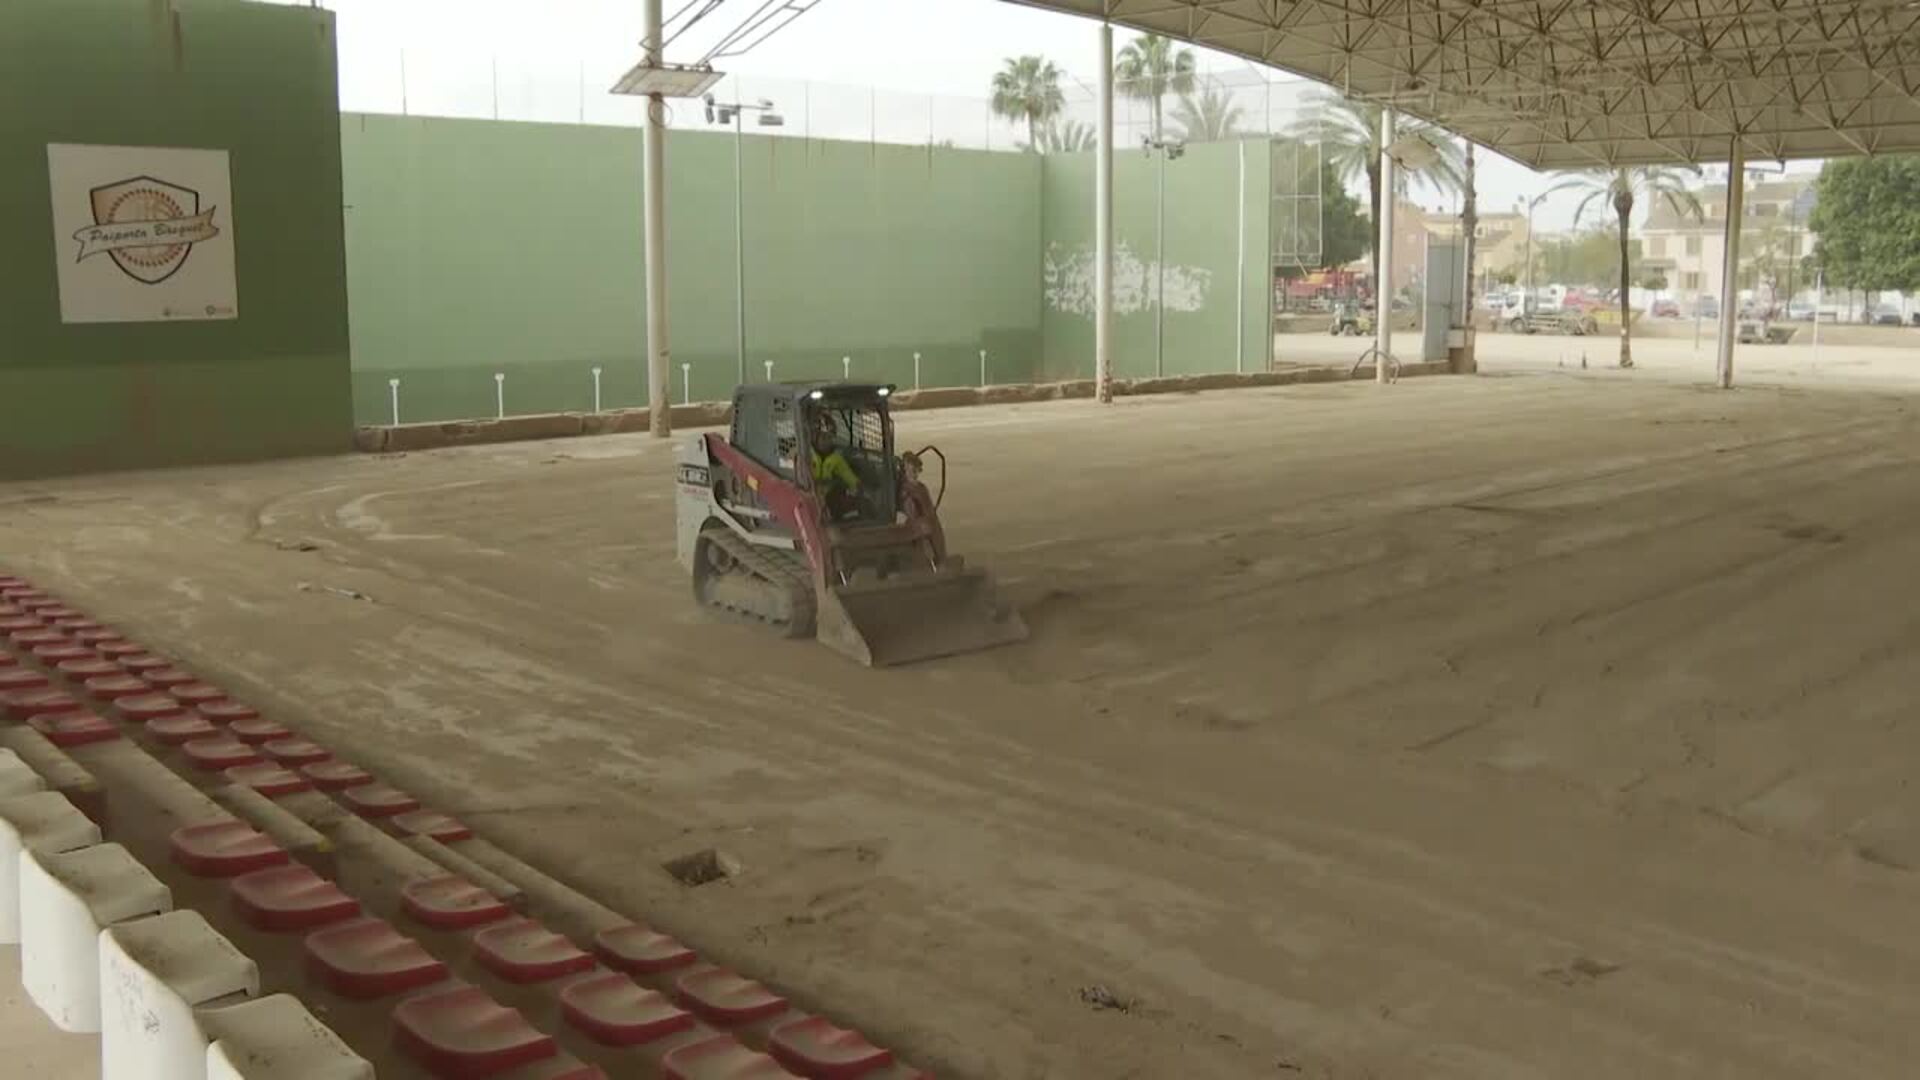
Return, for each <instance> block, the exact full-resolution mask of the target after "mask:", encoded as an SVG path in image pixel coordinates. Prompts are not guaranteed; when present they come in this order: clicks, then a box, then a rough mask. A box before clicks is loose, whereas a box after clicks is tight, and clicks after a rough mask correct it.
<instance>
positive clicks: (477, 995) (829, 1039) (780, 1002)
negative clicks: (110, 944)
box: [0, 579, 926, 1080]
mask: <svg viewBox="0 0 1920 1080" xmlns="http://www.w3.org/2000/svg"><path fill="white" fill-rule="evenodd" d="M4 580H5V579H0V581H4ZM22 601H24V602H22ZM0 635H4V639H5V641H6V643H7V645H8V646H9V648H10V649H11V650H12V651H13V653H14V654H15V655H16V656H19V657H21V658H22V661H23V662H19V663H14V664H11V665H7V666H0V703H4V708H5V711H6V714H7V715H8V716H9V717H11V718H14V719H16V720H21V721H24V722H25V723H27V724H29V725H31V726H32V727H33V728H34V729H35V730H36V731H39V732H41V733H42V734H43V735H44V736H45V737H46V738H47V739H48V741H49V742H51V743H53V744H54V745H56V746H62V747H67V748H78V747H84V746H87V745H90V744H92V743H94V742H97V741H103V740H112V739H118V738H119V737H120V731H121V725H120V724H118V723H115V722H114V720H115V719H117V720H119V721H122V722H124V724H125V725H127V727H128V729H129V730H132V731H134V732H135V733H136V734H137V735H139V736H140V740H139V741H141V742H143V743H147V744H151V745H153V746H154V747H155V749H156V751H158V752H159V753H160V754H161V755H162V757H163V759H171V760H172V762H173V763H174V764H175V766H176V768H177V770H178V771H180V772H181V773H183V774H184V775H187V776H189V777H204V778H208V779H211V778H212V777H216V776H217V777H220V778H222V779H224V780H225V781H227V782H231V783H233V784H238V785H242V786H244V787H246V788H248V789H251V790H252V791H254V792H256V793H258V794H259V795H261V796H264V797H265V798H267V799H272V800H289V801H290V802H297V801H298V800H292V799H291V798H290V797H292V796H302V797H306V796H305V793H308V792H319V793H323V794H325V795H326V796H327V797H328V798H329V799H331V800H333V802H334V803H336V804H337V805H338V806H339V807H341V808H342V809H344V810H346V811H349V812H351V813H353V814H354V815H356V816H358V817H360V818H361V819H363V820H365V821H368V822H370V823H373V824H375V825H377V826H378V827H380V828H381V829H382V830H384V831H386V832H388V833H390V834H392V835H394V836H397V837H428V838H431V839H432V840H434V841H436V842H438V843H440V844H444V845H458V844H460V843H462V842H464V841H466V840H469V839H471V838H472V836H473V833H472V830H471V829H469V828H468V827H467V826H466V825H464V824H463V823H462V822H460V821H459V820H458V819H457V818H454V817H453V816H451V815H448V814H445V813H442V812H439V811H436V810H432V809H427V808H423V807H422V806H421V804H420V803H419V801H418V800H417V799H415V798H413V797H412V796H410V795H408V794H407V793H405V792H403V791H401V790H399V789H397V788H394V787H392V786H390V785H386V784H383V783H381V782H379V781H378V779H377V778H375V777H374V776H373V775H371V774H370V773H368V772H367V771H366V770H364V769H361V768H359V767H357V766H355V765H352V764H350V763H347V762H344V761H341V760H339V759H337V758H335V757H334V756H333V754H332V753H331V752H330V751H329V750H328V749H327V748H326V747H325V746H323V745H321V744H319V743H317V742H315V741H313V740H311V739H308V738H305V737H302V736H301V735H299V734H298V733H297V732H294V731H291V730H289V729H287V728H286V727H284V726H282V725H280V724H278V723H276V722H274V721H273V720H271V719H270V718H265V717H262V716H261V715H260V714H259V712H258V711H257V710H255V709H253V708H251V707H250V706H248V705H246V704H244V703H241V702H238V701H235V700H233V699H231V698H230V697H229V696H228V695H227V694H225V693H224V692H223V691H222V690H220V689H219V688H218V687H217V686H214V685H212V684H209V683H207V682H205V681H203V680H200V679H198V678H196V677H195V676H194V675H192V674H191V673H189V672H186V671H182V670H180V669H179V668H178V667H176V666H175V665H173V664H171V663H170V662H168V661H166V660H165V659H163V658H160V657H157V656H154V655H153V654H151V653H149V652H147V651H146V650H144V649H142V648H139V647H138V646H135V645H132V644H131V643H128V642H126V641H125V640H124V639H123V638H122V637H121V636H119V635H118V634H115V633H114V632H113V631H111V630H110V629H108V628H106V627H104V626H100V625H99V624H97V623H94V622H92V621H91V620H89V619H87V618H86V617H85V616H84V615H82V614H80V613H79V612H77V611H74V610H73V609H71V608H69V607H67V606H66V605H63V604H60V603H59V602H58V601H57V600H55V599H54V598H53V597H50V596H46V595H45V594H43V593H40V592H39V591H38V590H33V589H31V588H30V587H28V586H26V585H25V583H24V582H20V583H18V584H16V585H12V586H8V585H4V584H0ZM5 656H6V653H5V652H0V658H4V657H5ZM0 665H6V661H5V660H4V659H0ZM35 668H38V669H39V670H34V669H35ZM9 676H11V678H9ZM102 714H105V715H102ZM5 775H6V774H5V773H4V772H0V782H4V777H5ZM0 790H3V789H0ZM323 805H324V802H323ZM169 855H170V858H171V861H172V862H173V864H174V865H175V866H177V867H178V868H180V870H182V871H184V872H185V873H188V874H191V875H193V876H195V877H200V878H211V879H219V880H223V881H225V882H226V886H227V890H228V894H229V897H230V901H231V906H232V909H233V911H234V912H235V913H236V914H237V915H238V916H239V917H240V918H241V919H242V920H244V921H245V922H246V924H247V925H248V926H250V927H252V928H254V929H256V930H260V931H264V932H268V933H274V934H299V935H301V936H302V940H301V947H302V952H303V954H304V956H305V961H306V965H307V968H308V975H309V977H310V978H311V979H312V980H313V982H314V984H315V985H317V986H319V987H324V988H325V989H326V990H327V991H328V992H331V993H334V994H338V995H340V996H342V997H344V998H347V999H351V1000H355V1001H379V1002H382V1003H385V1002H387V1001H391V1002H392V1006H391V1017H392V1022H393V1032H394V1035H393V1042H394V1045H395V1046H397V1047H398V1048H399V1049H400V1050H401V1051H402V1052H403V1053H404V1054H405V1055H406V1056H407V1057H409V1058H410V1059H412V1060H413V1061H415V1062H416V1063H418V1064H419V1065H420V1066H421V1067H422V1068H423V1069H424V1070H425V1071H426V1072H428V1073H430V1074H431V1075H434V1076H441V1077H453V1078H468V1077H474V1078H482V1077H502V1078H505V1077H509V1076H511V1077H514V1078H525V1080H532V1078H533V1077H540V1078H544V1080H589V1078H591V1077H595V1076H605V1075H606V1073H605V1072H604V1071H602V1070H601V1069H600V1068H597V1067H595V1066H593V1065H589V1064H585V1063H582V1062H581V1061H580V1060H578V1059H577V1058H575V1057H574V1056H572V1055H570V1054H568V1053H566V1052H565V1051H564V1050H563V1049H561V1047H560V1041H559V1040H556V1038H555V1035H556V1034H564V1033H565V1032H571V1033H572V1034H571V1035H568V1036H567V1041H568V1042H570V1043H573V1044H574V1045H575V1046H576V1047H583V1048H586V1049H585V1052H587V1054H588V1056H589V1057H594V1058H596V1059H598V1060H602V1061H605V1062H607V1063H609V1064H610V1067H613V1068H615V1069H616V1071H617V1072H618V1074H619V1075H622V1076H625V1075H657V1076H665V1077H674V1078H680V1080H701V1078H706V1077H715V1078H718V1077H726V1078H741V1080H746V1078H751V1077H784V1076H795V1075H798V1076H802V1077H813V1078H835V1080H842V1078H844V1080H896V1078H900V1077H911V1076H925V1075H926V1074H924V1073H918V1072H916V1071H913V1070H911V1069H909V1068H907V1067H906V1066H904V1065H901V1064H899V1063H897V1062H895V1061H894V1058H893V1055H892V1054H891V1053H890V1052H888V1051H886V1050H885V1049H882V1048H879V1047H876V1046H874V1045H872V1044H871V1043H869V1042H868V1041H867V1040H866V1039H864V1038H863V1037H861V1036H860V1035H858V1034H857V1033H855V1032H851V1031H847V1030H844V1029H841V1028H838V1027H836V1026H834V1025H833V1024H832V1023H830V1022H829V1021H827V1020H825V1019H824V1018H821V1017H815V1016H808V1015H804V1014H801V1013H799V1012H798V1011H796V1010H793V1009H792V1008H791V1007H790V1006H789V1004H788V1002H787V1001H786V1000H785V998H783V997H781V996H780V995H778V994H775V993H773V992H772V991H769V990H767V989H766V988H765V987H763V986H761V985H759V984H758V983H755V982H753V981H752V980H749V979H746V978H743V977H741V976H739V975H737V974H734V973H733V972H730V971H727V970H725V969H723V968H720V967H717V966H714V965H711V964H705V963H702V962H701V961H700V959H699V958H698V957H697V956H696V955H695V953H694V952H693V951H692V950H690V949H687V948H685V947H684V946H682V945H681V944H679V943H678V942H676V941H674V940H673V939H672V938H670V937H668V936H666V935H664V934H660V933H658V932H657V931H654V930H652V929H650V928H647V927H644V926H640V925H627V926H620V927H615V928H612V929H608V930H604V931H602V932H600V933H599V934H597V935H596V936H595V937H594V939H593V941H592V942H591V943H589V944H590V949H589V948H583V947H582V946H581V945H578V944H576V943H575V942H574V941H572V940H570V939H568V938H567V937H565V936H563V935H561V934H558V933H555V932H553V931H552V930H550V929H548V928H547V927H545V926H544V925H542V924H541V923H540V922H538V921H536V920H534V919H531V918H527V917H526V916H525V915H524V914H521V913H518V912H516V911H514V910H513V908H512V907H511V906H509V905H508V904H507V903H506V902H504V901H502V900H501V899H500V898H499V897H496V896H495V895H493V894H492V893H489V892H488V891H486V890H485V889H483V888H481V887H479V886H478V885H475V884H472V883H471V882H469V881H467V880H466V879H465V878H463V877H460V876H458V875H455V874H445V875H440V876H429V877H421V878H418V879H416V880H413V881H410V882H408V883H407V884H406V885H405V886H404V888H403V889H402V890H401V896H400V901H401V904H400V907H401V911H402V912H403V913H404V915H405V917H406V918H407V919H408V920H409V921H411V922H413V923H417V924H418V926H419V927H420V930H421V934H420V936H421V937H424V938H426V939H428V941H429V942H431V943H434V944H436V945H437V947H438V948H439V949H440V951H441V953H442V954H443V955H444V954H445V953H446V950H447V949H448V948H449V947H450V945H451V947H453V948H455V949H457V950H460V951H458V952H456V953H455V954H453V955H452V956H450V957H447V958H448V959H454V960H456V961H468V960H470V961H471V963H472V964H473V965H474V966H476V967H477V968H478V971H476V972H474V973H473V974H472V977H471V978H469V979H463V978H459V977H457V976H456V975H455V974H454V973H453V971H452V970H451V969H450V968H449V966H448V964H447V963H446V960H445V959H443V958H442V956H440V955H436V953H435V950H434V949H433V948H429V947H428V944H424V943H423V942H422V941H421V940H417V939H416V938H415V937H411V936H409V935H407V934H405V933H403V932H402V931H401V930H399V929H397V928H396V927H395V926H394V925H392V924H391V923H389V922H387V921H384V920H381V919H379V918H375V917H372V916H371V915H370V914H369V913H368V912H367V910H365V908H364V905H363V904H362V902H361V899H359V898H356V897H354V896H352V895H350V894H349V893H348V892H346V891H345V890H343V889H342V888H341V886H340V885H339V884H338V883H337V882H335V881H332V880H329V879H328V878H327V877H325V876H323V874H322V873H320V872H319V871H317V870H316V869H315V868H313V867H310V866H307V865H303V864H302V863H300V862H298V861H295V860H294V858H293V857H292V855H291V854H290V853H289V852H288V851H287V850H286V849H285V848H283V847H282V846H281V845H280V844H278V843H276V842H275V841H274V840H273V839H271V838H270V837H268V836H267V835H265V834H264V833H262V832H260V831H258V830H257V829H256V828H255V827H254V825H253V824H250V823H248V822H243V821H240V820H238V819H230V820H223V821H217V822H211V823H206V824H198V825H193V826H190V827H187V828H182V829H180V830H178V831H177V832H175V833H174V834H173V836H172V837H171V838H170V842H169ZM181 914H190V913H181ZM3 920H4V908H0V927H3V926H4V921H3ZM180 925H181V926H185V925H186V924H185V923H181V924H180ZM178 932H180V933H187V932H188V931H187V930H185V929H182V930H180V931H178ZM191 932H192V933H194V934H203V933H204V934H211V933H213V931H212V929H211V928H210V927H206V926H205V924H204V921H203V922H202V923H201V924H199V925H198V926H196V927H194V928H193V930H192V931H191ZM216 936H217V935H216ZM203 944H204V943H203ZM229 950H230V947H229ZM206 955H208V956H219V955H224V954H223V953H222V952H221V950H218V949H214V948H211V947H208V948H207V950H206ZM236 955H237V954H236ZM103 963H104V961H103ZM103 970H104V969H103ZM253 978H254V982H253V984H252V991H251V993H253V994H257V992H258V986H257V982H258V979H257V974H256V975H255V976H254V977H253ZM202 981H203V982H205V983H206V987H207V988H211V989H219V988H222V987H226V986H227V984H228V983H229V982H231V981H232V980H231V979H227V980H226V981H222V980H221V979H217V978H208V979H203V980H202ZM481 984H487V985H497V986H498V987H499V989H500V992H499V993H497V994H496V993H489V992H488V990H487V989H486V986H485V985H481ZM225 992H226V993H236V992H238V991H233V990H226V991H225ZM502 996H505V997H508V998H509V1000H512V1001H516V1002H519V1003H521V1004H523V1005H525V1006H527V1007H528V1008H530V1009H532V1010H533V1012H534V1013H535V1019H537V1020H539V1021H542V1023H543V1024H544V1026H545V1030H543V1027H542V1025H541V1024H536V1023H535V1022H533V1021H530V1020H529V1019H528V1015H527V1013H526V1012H524V1011H522V1010H521V1009H516V1008H513V1007H511V1006H510V1005H509V1004H503V1003H502V1001H501V1000H500V998H501V997H502ZM265 1000H272V999H265ZM289 1000H291V999H289ZM548 1003H551V1005H552V1007H551V1008H548ZM295 1004H297V1002H295ZM276 1008H280V1009H284V1006H276ZM187 1022H189V1023H191V1022H192V1018H191V1017H188V1018H187ZM195 1030H198V1029H195ZM196 1038H197V1036H196ZM185 1041H186V1042H192V1041H193V1039H186V1040H185ZM116 1060H117V1059H116ZM181 1060H184V1057H182V1059H181ZM356 1060H357V1059H356ZM107 1075H109V1076H114V1075H116V1074H114V1073H111V1072H110V1073H108V1074H107ZM125 1075H129V1076H132V1075H136V1074H135V1073H127V1074H125ZM138 1075H157V1074H148V1073H139V1074H138ZM275 1075H279V1074H275ZM341 1075H342V1076H353V1075H356V1074H352V1073H342V1074H341Z"/></svg>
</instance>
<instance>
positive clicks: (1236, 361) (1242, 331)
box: [1233, 139, 1247, 375]
mask: <svg viewBox="0 0 1920 1080" xmlns="http://www.w3.org/2000/svg"><path fill="white" fill-rule="evenodd" d="M1239 206H1240V214H1239V224H1238V226H1236V227H1235V229H1234V236H1235V239H1236V242H1237V243H1238V245H1239V254H1238V262H1237V263H1236V264H1235V268H1234V279H1233V283H1234V289H1233V370H1234V371H1235V372H1238V373H1240V374H1243V375H1244V374H1246V371H1247V140H1245V139H1241V140H1240V203H1239Z"/></svg>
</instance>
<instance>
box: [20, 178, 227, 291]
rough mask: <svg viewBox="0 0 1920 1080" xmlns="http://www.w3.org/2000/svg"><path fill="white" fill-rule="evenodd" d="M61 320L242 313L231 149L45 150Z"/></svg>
mask: <svg viewBox="0 0 1920 1080" xmlns="http://www.w3.org/2000/svg"><path fill="white" fill-rule="evenodd" d="M47 179H48V181H49V184H50V185H51V189H52V195H53V232H54V257H55V261H56V264H57V265H58V268H59V277H60V318H61V320H62V321H64V322H69V323H89V322H163V321H173V320H178V319H233V318H237V317H238V316H239V313H240V312H239V307H240V305H239V299H238V290H237V287H236V285H235V281H234V266H233V263H234V260H233V209H232V202H233V189H232V181H231V180H230V178H229V176H228V171H227V152H226V151H225V150H180V149H170V148H164V147H146V146H76V145H71V144H66V143H53V144H50V145H49V146H48V147H47Z"/></svg>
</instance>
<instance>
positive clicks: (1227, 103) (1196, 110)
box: [1173, 79, 1242, 143]
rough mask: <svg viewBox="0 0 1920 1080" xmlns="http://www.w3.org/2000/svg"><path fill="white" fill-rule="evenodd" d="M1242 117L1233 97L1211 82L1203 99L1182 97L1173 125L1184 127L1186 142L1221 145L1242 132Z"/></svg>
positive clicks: (1184, 95) (1183, 132) (1175, 110)
mask: <svg viewBox="0 0 1920 1080" xmlns="http://www.w3.org/2000/svg"><path fill="white" fill-rule="evenodd" d="M1241 114H1242V110H1241V108H1240V106H1239V105H1236V104H1234V100H1233V96H1232V95H1231V94H1228V93H1227V92H1226V91H1224V90H1222V89H1221V88H1220V87H1219V85H1218V84H1216V83H1214V82H1213V80H1211V79H1209V80H1208V81H1207V86H1206V88H1205V89H1204V90H1202V91H1201V92H1200V96H1199V97H1195V96H1194V95H1192V94H1182V95H1180V100H1179V102H1177V103H1176V104H1175V105H1174V107H1173V122H1174V123H1176V124H1178V125H1180V139H1181V141H1182V142H1190V143H1195V142H1220V141H1222V140H1225V139H1231V138H1233V136H1234V135H1236V134H1238V133H1239V131H1240V117H1241Z"/></svg>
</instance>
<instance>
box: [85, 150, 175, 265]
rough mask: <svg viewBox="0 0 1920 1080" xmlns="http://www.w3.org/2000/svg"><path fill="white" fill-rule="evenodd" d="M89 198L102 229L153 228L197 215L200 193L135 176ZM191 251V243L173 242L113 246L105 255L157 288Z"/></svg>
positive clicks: (96, 189) (96, 190) (94, 219)
mask: <svg viewBox="0 0 1920 1080" xmlns="http://www.w3.org/2000/svg"><path fill="white" fill-rule="evenodd" d="M89 197H90V198H91V200H92V203H93V223H94V224H95V225H97V226H102V227H111V226H115V225H124V226H133V225H152V224H153V223H155V222H165V221H173V220H175V219H179V218H192V217H195V216H197V215H198V214H199V213H200V193H199V192H197V191H190V190H188V189H187V188H183V187H180V186H179V185H177V184H169V183H167V182H166V181H164V180H155V179H154V178H153V177H151V176H136V177H133V178H132V179H130V180H122V181H120V182H119V183H117V184H108V185H106V186H105V187H97V188H94V189H93V190H92V191H91V192H89ZM192 251H193V243H192V241H179V240H175V241H168V242H163V243H158V244H147V245H139V246H124V247H123V246H115V247H112V248H111V249H109V250H108V251H107V253H106V254H107V255H108V257H109V258H111V259H112V260H113V262H114V265H115V266H118V267H119V268H120V269H121V271H122V272H124V273H125V274H126V275H127V276H128V277H130V278H133V279H134V280H135V281H143V282H145V283H147V284H148V285H158V284H159V283H161V282H163V281H165V280H167V279H168V278H170V277H172V276H173V275H174V274H176V273H178V272H179V270H180V267H182V266H184V265H185V264H186V261H187V256H188V255H189V254H190V253H191V252H192Z"/></svg>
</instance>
